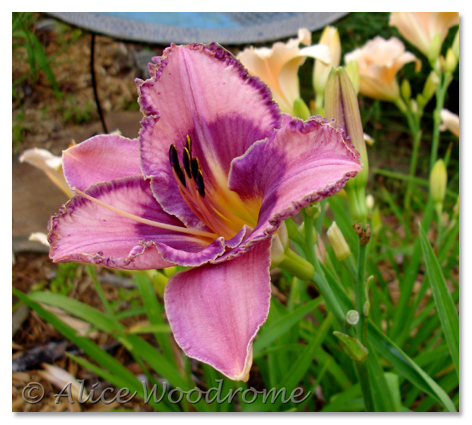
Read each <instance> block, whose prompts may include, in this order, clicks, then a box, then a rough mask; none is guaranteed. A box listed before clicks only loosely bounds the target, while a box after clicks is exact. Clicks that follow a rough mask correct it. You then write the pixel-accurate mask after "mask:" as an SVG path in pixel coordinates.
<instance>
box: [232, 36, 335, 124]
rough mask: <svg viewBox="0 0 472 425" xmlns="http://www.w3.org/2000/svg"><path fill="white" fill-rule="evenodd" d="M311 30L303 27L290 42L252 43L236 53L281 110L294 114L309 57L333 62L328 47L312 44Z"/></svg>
mask: <svg viewBox="0 0 472 425" xmlns="http://www.w3.org/2000/svg"><path fill="white" fill-rule="evenodd" d="M310 43H311V33H310V31H308V30H307V29H300V30H299V31H298V37H297V38H292V39H290V40H289V41H287V43H282V42H277V43H274V44H273V46H272V47H271V48H268V47H260V48H255V47H253V46H250V47H248V48H246V49H244V50H243V51H242V52H240V53H239V54H238V55H237V59H239V60H240V61H241V62H242V64H243V65H244V66H245V67H246V68H247V70H248V71H249V73H250V74H252V75H254V76H256V77H259V78H260V79H261V80H262V81H264V83H266V84H267V85H268V86H269V89H270V90H271V92H272V96H273V97H274V100H275V101H276V102H277V103H278V104H279V106H280V109H281V110H282V112H286V113H288V114H290V115H294V109H293V103H294V102H295V101H296V100H297V99H299V98H300V87H299V81H298V68H299V67H300V66H301V65H302V64H303V62H304V61H305V59H306V58H307V57H312V58H315V59H319V60H321V61H322V62H324V63H329V62H330V52H329V47H328V46H325V45H322V44H315V45H313V46H309V47H304V48H300V44H305V45H309V44H310Z"/></svg>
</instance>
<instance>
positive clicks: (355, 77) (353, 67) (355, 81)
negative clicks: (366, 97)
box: [344, 61, 360, 94]
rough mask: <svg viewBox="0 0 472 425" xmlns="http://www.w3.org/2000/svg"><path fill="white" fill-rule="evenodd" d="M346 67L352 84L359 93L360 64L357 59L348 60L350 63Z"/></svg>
mask: <svg viewBox="0 0 472 425" xmlns="http://www.w3.org/2000/svg"><path fill="white" fill-rule="evenodd" d="M344 69H345V70H346V72H347V75H349V78H350V79H351V83H352V86H353V87H354V90H355V91H356V94H359V81H360V77H359V65H358V64H357V61H351V62H348V64H347V65H346V66H345V67H344Z"/></svg>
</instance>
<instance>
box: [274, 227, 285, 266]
mask: <svg viewBox="0 0 472 425" xmlns="http://www.w3.org/2000/svg"><path fill="white" fill-rule="evenodd" d="M287 247H288V232H287V226H286V225H285V223H282V225H281V226H280V227H279V228H278V230H277V232H276V233H275V235H274V236H273V238H272V245H271V247H270V260H271V263H270V265H271V267H276V266H278V265H279V264H280V263H281V262H282V261H283V260H284V257H285V251H286V249H287Z"/></svg>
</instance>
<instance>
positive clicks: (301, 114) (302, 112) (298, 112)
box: [293, 98, 311, 120]
mask: <svg viewBox="0 0 472 425" xmlns="http://www.w3.org/2000/svg"><path fill="white" fill-rule="evenodd" d="M293 113H294V116H296V117H298V118H301V119H302V120H307V119H308V118H310V117H311V112H310V108H308V106H307V104H306V103H305V102H304V101H303V99H302V98H298V99H297V100H296V101H295V102H293Z"/></svg>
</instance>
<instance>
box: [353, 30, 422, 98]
mask: <svg viewBox="0 0 472 425" xmlns="http://www.w3.org/2000/svg"><path fill="white" fill-rule="evenodd" d="M344 60H345V62H346V63H349V62H351V61H357V64H358V66H359V77H360V82H359V92H360V93H361V94H363V95H364V96H367V97H372V98H374V99H380V100H387V101H391V102H394V101H395V100H396V99H398V97H399V96H400V88H399V86H398V81H397V78H396V75H397V72H398V71H399V70H400V69H401V68H402V67H403V66H404V65H405V64H407V63H409V62H413V61H415V62H416V70H417V71H418V70H419V67H420V66H421V62H420V61H419V60H418V59H417V57H416V56H415V55H414V54H413V53H410V52H406V51H405V46H404V44H403V43H402V42H401V41H400V40H399V39H398V38H396V37H392V38H390V40H385V39H384V38H382V37H380V36H377V37H375V38H374V39H373V40H370V41H368V42H367V43H366V44H365V45H364V46H363V47H362V48H358V49H355V50H353V51H352V52H351V53H348V54H347V55H346V56H345V57H344Z"/></svg>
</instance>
